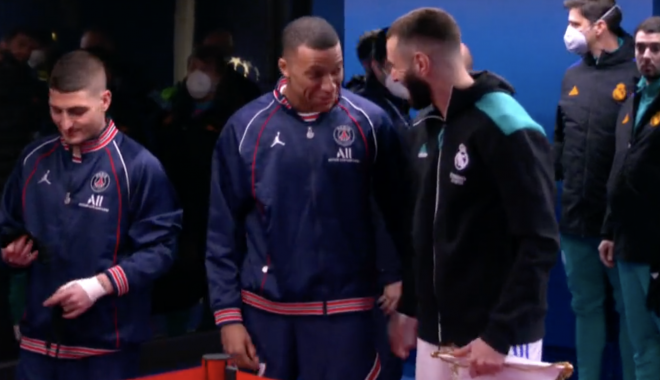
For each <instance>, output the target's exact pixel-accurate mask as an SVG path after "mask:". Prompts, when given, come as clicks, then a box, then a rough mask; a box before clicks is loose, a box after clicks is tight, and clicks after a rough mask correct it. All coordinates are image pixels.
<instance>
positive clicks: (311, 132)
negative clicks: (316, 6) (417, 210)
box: [207, 17, 408, 380]
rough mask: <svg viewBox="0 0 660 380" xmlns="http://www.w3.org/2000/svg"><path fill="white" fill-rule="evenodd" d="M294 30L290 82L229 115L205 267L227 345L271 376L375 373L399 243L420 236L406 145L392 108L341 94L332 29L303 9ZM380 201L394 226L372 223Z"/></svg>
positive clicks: (216, 170) (338, 379)
mask: <svg viewBox="0 0 660 380" xmlns="http://www.w3.org/2000/svg"><path fill="white" fill-rule="evenodd" d="M303 36H304V37H303ZM283 40H284V43H283V45H284V58H283V59H282V60H281V61H280V68H281V70H282V72H283V73H284V76H285V78H287V79H283V80H281V81H280V82H279V83H278V86H277V87H276V89H275V90H274V91H272V92H270V93H268V94H266V95H264V96H262V97H260V98H259V99H257V100H255V101H253V102H252V103H250V104H248V105H247V106H245V107H244V108H243V109H241V110H239V111H238V112H237V113H236V114H235V115H234V116H233V117H232V118H231V119H230V120H229V122H228V123H227V125H226V126H225V128H224V130H223V132H222V134H221V135H220V138H219V141H218V144H217V148H216V152H215V156H214V161H213V178H212V184H211V200H210V202H211V207H210V211H209V213H210V218H209V229H208V242H207V271H208V278H209V286H210V295H211V303H212V307H213V309H214V310H215V317H216V323H217V325H218V326H220V328H221V332H222V339H223V346H224V348H225V351H227V352H228V353H229V354H231V355H233V356H234V358H235V359H236V360H237V361H238V362H239V365H242V366H244V367H249V368H252V369H253V370H255V371H257V370H259V369H261V370H262V372H264V376H265V377H268V378H272V379H278V380H296V379H298V378H304V379H327V380H344V379H345V380H352V379H356V380H357V379H360V380H361V379H365V378H367V379H375V378H377V376H378V374H379V372H380V361H379V359H378V355H377V354H376V349H375V345H374V336H373V334H374V331H373V313H372V311H371V310H372V309H373V307H374V303H375V301H376V299H375V298H376V297H378V294H380V291H381V290H380V289H379V284H386V285H387V286H386V287H385V288H386V290H385V292H384V293H385V294H384V298H385V299H384V300H383V301H384V302H385V303H386V304H387V303H389V305H388V306H386V307H385V309H389V310H392V309H393V308H394V306H395V305H394V304H395V303H396V302H394V300H392V298H398V295H397V294H396V293H397V292H396V288H397V287H399V286H400V285H399V281H400V278H401V274H400V271H399V264H398V261H399V258H398V256H397V249H394V246H396V247H402V245H401V242H402V241H403V240H405V239H406V238H405V236H406V235H407V234H408V230H407V229H406V228H405V227H404V226H403V224H402V222H403V221H404V219H405V218H404V212H403V210H401V208H402V207H404V206H405V204H406V203H405V201H406V199H405V198H406V197H405V196H404V195H403V192H402V191H400V189H404V188H405V186H406V185H405V181H403V180H402V178H403V177H402V176H401V175H402V174H403V172H402V169H403V166H402V163H403V150H402V148H401V146H400V142H399V139H398V135H397V133H396V131H395V129H394V128H393V126H392V123H391V121H390V120H389V118H388V117H387V116H386V114H385V113H384V112H383V111H382V110H381V109H380V108H378V107H377V106H376V105H375V104H373V103H371V102H369V101H367V100H366V99H363V98H361V97H359V96H356V95H354V94H352V93H350V92H349V91H346V90H343V91H341V93H340V92H339V88H340V87H341V81H342V76H343V75H342V72H341V67H342V64H343V63H342V60H341V46H340V44H339V39H338V37H337V35H336V32H335V31H334V29H332V26H330V25H329V24H328V23H327V22H326V21H325V20H322V19H319V18H314V17H305V18H302V19H299V20H296V21H294V22H293V23H292V24H290V25H289V26H288V27H287V29H285V31H284V36H283ZM307 64H309V66H307ZM308 73H314V74H311V75H310V74H308ZM372 197H373V199H375V200H376V203H377V204H378V206H380V207H379V208H380V211H381V212H382V215H383V218H384V221H385V223H378V222H376V223H374V215H373V213H372V204H373V203H372ZM382 225H386V226H387V230H388V232H392V233H393V234H392V235H391V237H392V240H393V242H394V244H387V242H386V241H387V238H389V236H388V235H387V234H383V231H382V229H381V226H382ZM383 228H385V227H383ZM377 239H379V240H380V241H379V244H378V247H377V244H376V240H377ZM405 288H406V286H405V284H404V289H405ZM264 370H265V371H264Z"/></svg>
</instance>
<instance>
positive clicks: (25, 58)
mask: <svg viewBox="0 0 660 380" xmlns="http://www.w3.org/2000/svg"><path fill="white" fill-rule="evenodd" d="M38 48H39V41H38V38H37V36H36V33H34V32H33V31H32V30H29V29H27V28H16V29H14V30H12V31H10V32H9V33H7V34H6V35H4V36H3V37H2V40H0V191H2V189H4V186H5V183H6V182H7V180H8V178H9V176H10V174H11V172H12V170H13V168H14V166H15V165H16V162H17V160H18V158H19V157H20V154H21V151H22V150H23V149H24V148H25V146H27V145H28V144H29V143H30V142H31V141H32V140H33V139H34V137H35V136H36V134H37V133H38V132H39V131H40V130H41V128H42V125H43V123H44V122H45V121H46V119H47V118H48V105H47V96H48V92H47V87H45V86H42V85H41V84H40V82H39V80H38V79H37V76H36V74H35V72H34V71H33V70H32V69H31V67H30V65H29V64H28V63H29V62H30V61H31V57H32V56H33V54H34V52H35V51H37V49H38ZM24 289H25V275H24V274H22V273H10V274H9V275H7V276H4V275H0V294H9V295H10V297H0V322H1V326H2V328H0V329H4V328H5V327H7V326H9V325H10V324H9V323H5V321H7V322H8V317H9V315H10V313H11V316H12V318H11V320H12V324H11V325H13V327H14V334H15V335H18V334H17V333H18V322H19V321H20V317H19V318H18V319H17V318H16V316H21V315H22V314H23V310H24V309H25V297H24V296H22V295H23V293H24ZM2 333H3V332H0V335H2ZM2 354H4V352H3V350H2V349H0V355H2Z"/></svg>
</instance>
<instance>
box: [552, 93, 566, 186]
mask: <svg viewBox="0 0 660 380" xmlns="http://www.w3.org/2000/svg"><path fill="white" fill-rule="evenodd" d="M552 148H553V149H552V151H553V155H554V162H555V165H554V167H555V181H562V180H563V179H564V167H563V165H562V164H561V156H562V153H563V152H564V113H563V112H562V110H561V107H560V106H557V113H556V115H555V135H554V141H553V147H552Z"/></svg>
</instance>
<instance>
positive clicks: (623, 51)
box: [582, 31, 635, 66]
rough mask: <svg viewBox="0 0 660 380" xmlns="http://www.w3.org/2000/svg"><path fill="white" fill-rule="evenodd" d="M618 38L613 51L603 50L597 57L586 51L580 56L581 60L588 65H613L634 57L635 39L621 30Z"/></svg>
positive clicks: (628, 60)
mask: <svg viewBox="0 0 660 380" xmlns="http://www.w3.org/2000/svg"><path fill="white" fill-rule="evenodd" d="M619 40H620V41H621V44H620V46H619V48H618V49H616V50H615V51H612V52H603V53H602V54H601V55H600V57H598V59H596V58H594V56H593V55H591V53H587V54H585V55H584V56H583V57H582V60H583V61H584V63H585V64H587V65H589V66H596V65H598V66H615V65H620V64H622V63H627V62H630V61H631V60H633V59H635V39H634V38H633V37H632V36H631V35H630V34H628V33H626V32H624V31H622V32H621V33H620V35H619Z"/></svg>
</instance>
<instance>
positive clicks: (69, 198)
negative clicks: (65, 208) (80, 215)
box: [64, 193, 71, 205]
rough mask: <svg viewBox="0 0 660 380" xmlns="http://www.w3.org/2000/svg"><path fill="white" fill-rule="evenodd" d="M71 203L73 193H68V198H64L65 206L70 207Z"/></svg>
mask: <svg viewBox="0 0 660 380" xmlns="http://www.w3.org/2000/svg"><path fill="white" fill-rule="evenodd" d="M69 203H71V193H66V196H65V197H64V204H65V205H68V204H69Z"/></svg>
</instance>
